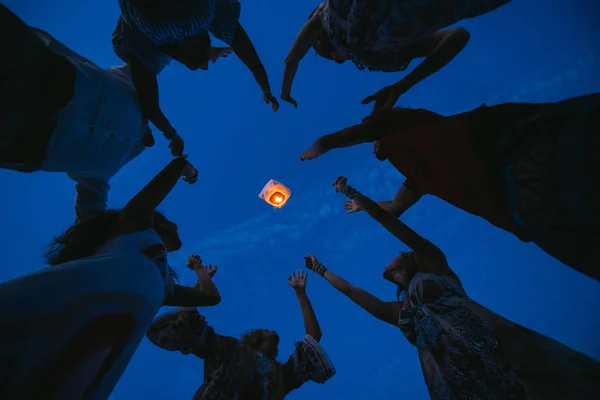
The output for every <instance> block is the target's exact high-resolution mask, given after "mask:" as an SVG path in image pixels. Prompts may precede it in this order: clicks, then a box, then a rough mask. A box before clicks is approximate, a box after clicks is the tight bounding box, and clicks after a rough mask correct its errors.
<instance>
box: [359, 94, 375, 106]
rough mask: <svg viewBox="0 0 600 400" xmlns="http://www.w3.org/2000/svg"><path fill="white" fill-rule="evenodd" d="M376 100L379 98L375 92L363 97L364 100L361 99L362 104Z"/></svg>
mask: <svg viewBox="0 0 600 400" xmlns="http://www.w3.org/2000/svg"><path fill="white" fill-rule="evenodd" d="M375 100H377V94H373V95H371V96H368V97H365V98H364V99H363V101H361V104H369V103H372V102H373V101H375Z"/></svg>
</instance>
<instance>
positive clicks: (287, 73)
mask: <svg viewBox="0 0 600 400" xmlns="http://www.w3.org/2000/svg"><path fill="white" fill-rule="evenodd" d="M297 71H298V62H296V61H292V60H290V59H289V58H288V59H286V60H285V67H284V69H283V81H282V82H281V96H282V97H286V96H290V95H291V93H292V85H293V83H294V78H295V77H296V72H297Z"/></svg>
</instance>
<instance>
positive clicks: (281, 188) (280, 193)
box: [258, 179, 291, 208]
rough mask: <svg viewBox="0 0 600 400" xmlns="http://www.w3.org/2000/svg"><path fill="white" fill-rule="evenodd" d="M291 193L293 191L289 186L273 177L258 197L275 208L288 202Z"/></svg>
mask: <svg viewBox="0 0 600 400" xmlns="http://www.w3.org/2000/svg"><path fill="white" fill-rule="evenodd" d="M290 193H291V191H290V189H289V188H288V187H287V186H285V185H283V184H281V183H279V182H277V181H276V180H274V179H271V180H270V181H269V182H267V184H266V185H265V187H264V188H263V189H262V190H261V192H260V194H259V195H258V197H259V198H261V199H263V200H264V201H265V202H266V203H267V204H269V205H271V206H273V207H275V208H281V207H283V206H284V205H285V203H287V201H288V199H289V198H290Z"/></svg>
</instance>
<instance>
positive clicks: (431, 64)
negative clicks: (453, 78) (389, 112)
mask: <svg viewBox="0 0 600 400" xmlns="http://www.w3.org/2000/svg"><path fill="white" fill-rule="evenodd" d="M438 34H439V35H440V36H441V37H440V38H439V39H437V40H436V42H435V45H434V46H431V49H430V51H429V52H428V54H427V56H426V57H425V59H424V60H423V62H421V63H420V64H419V65H418V66H417V67H416V68H415V69H414V70H413V71H412V72H410V73H409V74H408V75H406V76H405V77H404V78H403V79H401V80H400V81H399V82H398V84H401V85H402V86H404V87H405V88H406V89H408V88H411V87H413V86H415V85H416V84H417V83H419V82H421V81H422V80H423V79H425V78H427V77H429V76H431V75H433V74H434V73H436V72H437V71H439V70H440V69H442V68H443V67H444V66H446V64H448V63H449V62H450V61H452V60H453V59H454V57H456V56H457V55H458V54H459V53H460V52H461V51H462V49H464V47H465V46H466V45H467V43H468V41H469V38H470V35H469V33H468V32H467V31H466V30H464V29H463V28H455V29H452V30H448V31H441V32H438ZM428 40H429V39H425V40H424V42H423V46H428V43H427V41H428Z"/></svg>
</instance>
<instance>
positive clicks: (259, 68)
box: [231, 23, 271, 92]
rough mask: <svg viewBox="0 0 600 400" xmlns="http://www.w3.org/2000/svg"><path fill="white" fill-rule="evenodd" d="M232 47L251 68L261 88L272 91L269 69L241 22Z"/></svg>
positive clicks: (264, 90)
mask: <svg viewBox="0 0 600 400" xmlns="http://www.w3.org/2000/svg"><path fill="white" fill-rule="evenodd" d="M231 48H232V49H233V51H234V52H235V54H236V55H237V56H238V57H239V59H240V60H241V61H242V62H243V63H244V65H246V67H247V68H248V69H249V70H250V72H251V73H252V75H253V76H254V79H255V80H256V82H257V83H258V85H259V86H260V88H261V90H262V91H263V92H266V91H270V90H271V86H270V84H269V77H268V75H267V71H266V69H265V67H264V65H263V63H262V62H261V61H260V57H259V56H258V53H257V52H256V49H255V48H254V44H253V43H252V41H251V40H250V37H249V36H248V34H247V33H246V31H245V30H244V28H243V27H242V25H240V24H239V23H238V25H237V28H236V31H235V38H234V40H233V42H232V43H231Z"/></svg>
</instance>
